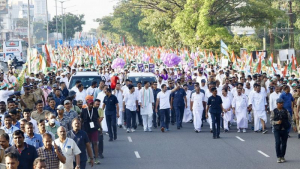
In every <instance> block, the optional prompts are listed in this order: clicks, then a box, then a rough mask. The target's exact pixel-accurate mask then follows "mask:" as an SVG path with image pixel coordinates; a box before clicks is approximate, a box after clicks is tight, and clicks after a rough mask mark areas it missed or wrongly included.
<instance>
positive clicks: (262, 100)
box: [249, 91, 267, 111]
mask: <svg viewBox="0 0 300 169" xmlns="http://www.w3.org/2000/svg"><path fill="white" fill-rule="evenodd" d="M250 104H252V109H253V110H256V111H263V110H265V105H267V100H266V96H265V94H264V93H263V92H262V91H260V92H259V93H257V92H256V91H255V92H252V93H251V95H250V98H249V105H250Z"/></svg>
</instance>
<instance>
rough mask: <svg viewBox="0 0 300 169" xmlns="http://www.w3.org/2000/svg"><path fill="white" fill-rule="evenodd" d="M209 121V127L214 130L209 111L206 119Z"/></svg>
mask: <svg viewBox="0 0 300 169" xmlns="http://www.w3.org/2000/svg"><path fill="white" fill-rule="evenodd" d="M206 121H207V123H208V124H209V128H210V129H211V130H212V120H211V116H210V113H209V112H208V118H207V119H206Z"/></svg>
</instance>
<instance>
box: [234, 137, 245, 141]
mask: <svg viewBox="0 0 300 169" xmlns="http://www.w3.org/2000/svg"><path fill="white" fill-rule="evenodd" d="M235 137H236V138H237V139H239V140H241V141H245V140H244V139H242V138H241V137H239V136H235Z"/></svg>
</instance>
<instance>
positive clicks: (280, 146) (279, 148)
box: [274, 130, 288, 158]
mask: <svg viewBox="0 0 300 169" xmlns="http://www.w3.org/2000/svg"><path fill="white" fill-rule="evenodd" d="M274 136H275V148H276V155H277V158H280V157H284V156H285V151H286V143H287V140H288V131H287V130H274Z"/></svg>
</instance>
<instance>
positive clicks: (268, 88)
mask: <svg viewBox="0 0 300 169" xmlns="http://www.w3.org/2000/svg"><path fill="white" fill-rule="evenodd" d="M63 67H64V68H63V69H57V70H56V69H50V70H49V71H48V72H47V73H46V74H44V73H42V72H39V73H37V74H34V73H30V74H28V76H25V81H24V83H23V84H22V86H18V83H16V81H17V78H16V77H17V75H16V73H15V72H16V71H15V69H14V67H13V66H10V67H9V70H8V72H4V71H3V70H2V72H1V73H0V83H1V84H0V89H1V90H0V117H1V120H0V122H1V124H0V125H1V129H0V146H1V149H0V150H1V151H0V161H1V163H3V164H4V165H6V166H7V167H10V168H12V169H14V168H19V169H25V168H26V169H31V168H36V169H37V168H46V169H56V168H60V169H73V168H75V169H79V168H80V169H84V168H85V167H86V165H87V164H90V165H92V166H93V165H94V164H96V165H97V164H100V159H102V158H104V156H103V139H104V138H103V134H104V135H105V134H107V135H108V137H109V141H110V142H111V141H114V140H117V130H118V128H124V129H125V131H126V132H127V133H130V132H135V131H136V129H137V127H138V126H140V127H142V129H143V131H144V132H152V131H153V128H159V129H160V131H161V132H169V131H170V125H175V126H176V128H177V130H180V129H181V128H182V127H183V126H184V123H193V126H194V131H195V133H200V132H201V131H202V127H203V123H206V122H207V123H208V124H209V128H210V132H211V133H212V135H213V136H212V138H213V139H218V138H220V133H221V128H222V130H224V132H225V133H227V132H238V133H240V132H243V133H246V132H247V131H248V130H251V129H252V130H254V132H256V133H260V132H261V133H263V134H265V133H267V132H273V133H274V135H275V139H276V141H275V143H276V153H277V157H278V160H277V162H279V163H281V162H285V159H284V156H285V150H286V143H287V139H288V137H289V132H290V130H291V129H292V128H293V129H294V130H295V131H298V133H299V134H298V138H300V129H299V111H300V110H299V109H300V99H299V97H300V84H299V82H300V81H299V80H298V79H297V78H296V77H295V75H293V74H292V75H291V76H290V77H289V76H285V77H283V76H281V75H279V74H276V75H268V74H266V73H260V74H246V73H245V72H243V71H237V70H234V69H233V68H232V65H230V66H228V67H225V68H220V67H219V66H218V65H212V64H208V65H206V66H205V67H202V66H200V67H195V68H192V69H190V70H189V71H185V70H183V69H181V68H180V67H171V68H167V67H164V66H163V64H162V65H160V64H157V65H156V67H157V69H156V70H155V72H153V74H155V75H156V79H157V80H156V81H151V82H150V81H143V82H138V83H137V86H133V84H132V81H131V80H130V79H128V77H127V75H128V73H132V72H137V71H138V69H137V68H136V67H135V66H134V65H133V66H131V67H127V68H124V69H122V70H120V71H119V72H117V71H116V70H114V69H111V67H110V64H105V65H101V66H99V67H98V68H97V69H96V68H91V67H90V65H89V66H84V65H77V64H74V66H72V67H70V66H63ZM78 71H98V72H99V74H100V75H101V76H102V77H105V78H103V79H102V80H101V81H100V82H99V83H98V82H96V81H91V82H90V87H88V88H87V89H84V86H83V85H82V83H81V81H80V80H78V81H76V84H75V86H73V87H72V88H71V90H68V87H69V82H70V78H71V76H72V75H73V74H75V73H76V72H78ZM145 71H147V72H148V70H145ZM20 89H21V90H20ZM18 90H19V91H18ZM267 114H270V123H271V125H272V131H268V128H267V127H266V124H267V123H268V121H267V119H268V118H267ZM235 123H236V126H237V128H236V129H234V128H233V127H232V126H233V125H232V124H235ZM269 130H270V129H269Z"/></svg>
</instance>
